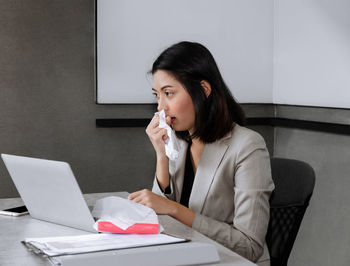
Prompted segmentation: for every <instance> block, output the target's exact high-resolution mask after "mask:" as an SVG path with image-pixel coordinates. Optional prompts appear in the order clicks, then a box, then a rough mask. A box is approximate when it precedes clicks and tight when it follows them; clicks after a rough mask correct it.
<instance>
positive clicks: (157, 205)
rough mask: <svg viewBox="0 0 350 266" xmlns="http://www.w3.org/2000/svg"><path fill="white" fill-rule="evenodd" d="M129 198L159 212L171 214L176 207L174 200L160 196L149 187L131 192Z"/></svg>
mask: <svg viewBox="0 0 350 266" xmlns="http://www.w3.org/2000/svg"><path fill="white" fill-rule="evenodd" d="M128 198H129V200H132V201H134V202H136V203H140V204H142V205H145V206H147V207H150V208H152V209H153V210H154V211H155V212H156V213H157V214H168V215H171V212H172V209H173V208H174V206H173V205H174V204H173V203H174V202H173V201H171V200H169V199H167V198H164V197H162V196H159V195H157V194H155V193H153V192H152V191H150V190H148V189H143V190H139V191H136V192H134V193H131V194H130V195H129V197H128Z"/></svg>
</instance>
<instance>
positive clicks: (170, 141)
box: [155, 110, 179, 160]
mask: <svg viewBox="0 0 350 266" xmlns="http://www.w3.org/2000/svg"><path fill="white" fill-rule="evenodd" d="M155 114H156V115H158V116H159V128H165V129H166V130H167V133H168V138H167V139H166V140H165V154H166V156H168V158H169V159H171V160H174V159H177V158H178V157H179V143H178V141H177V139H176V137H175V133H174V130H172V129H171V127H170V126H169V125H168V124H167V123H166V120H165V112H164V110H161V111H160V112H157V113H155Z"/></svg>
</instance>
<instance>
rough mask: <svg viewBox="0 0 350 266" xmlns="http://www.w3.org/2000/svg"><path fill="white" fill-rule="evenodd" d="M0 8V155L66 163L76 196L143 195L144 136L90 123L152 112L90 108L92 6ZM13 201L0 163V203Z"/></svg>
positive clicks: (40, 2) (39, 0) (146, 179)
mask: <svg viewBox="0 0 350 266" xmlns="http://www.w3.org/2000/svg"><path fill="white" fill-rule="evenodd" d="M0 6H1V8H0V25H1V27H0V48H1V55H0V152H1V153H11V154H19V155H27V156H34V157H39V158H48V159H55V160H63V161H68V162H69V163H71V166H72V168H73V171H74V172H75V174H76V176H77V177H78V182H79V184H80V186H81V188H82V190H83V192H102V191H120V190H129V191H131V190H136V189H139V188H143V187H147V186H148V187H149V186H150V182H151V180H152V178H153V171H154V163H150V162H153V159H154V158H153V151H152V147H151V145H150V143H149V141H148V140H147V139H146V135H145V133H144V129H143V128H119V129H105V128H96V127H95V119H96V118H101V117H102V118H105V117H107V118H108V117H144V116H151V114H152V113H153V107H152V106H148V105H138V106H108V105H105V106H101V105H96V104H95V103H94V49H95V48H94V27H95V24H94V1H92V0H90V1H85V0H81V1H79V0H73V1H72V0H65V1H58V0H57V1H46V0H35V1H34V0H32V1H29V0H22V1H5V0H4V1H0ZM145 154H146V156H145ZM17 195H18V194H17V192H16V190H15V187H14V186H13V184H12V181H11V180H10V177H9V176H8V174H7V172H6V170H5V168H4V165H3V163H2V162H0V197H13V196H17Z"/></svg>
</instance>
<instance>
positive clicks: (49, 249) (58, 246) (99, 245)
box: [22, 234, 187, 257]
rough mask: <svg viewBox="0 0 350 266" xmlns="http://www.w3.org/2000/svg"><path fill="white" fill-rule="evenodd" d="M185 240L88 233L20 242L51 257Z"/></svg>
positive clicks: (158, 236)
mask: <svg viewBox="0 0 350 266" xmlns="http://www.w3.org/2000/svg"><path fill="white" fill-rule="evenodd" d="M185 241H187V240H186V239H182V238H177V237H173V236H169V235H165V234H154V235H136V234H128V235H126V234H89V235H79V236H65V237H46V238H26V239H25V240H24V241H22V243H23V244H25V245H26V246H27V247H28V248H29V249H30V250H32V251H33V252H35V253H37V254H43V255H46V256H49V257H51V256H60V255H70V254H78V253H87V252H94V251H102V250H113V249H124V248H133V247H142V246H152V245H160V244H171V243H179V242H185Z"/></svg>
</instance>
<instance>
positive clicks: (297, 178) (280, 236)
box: [266, 158, 315, 266]
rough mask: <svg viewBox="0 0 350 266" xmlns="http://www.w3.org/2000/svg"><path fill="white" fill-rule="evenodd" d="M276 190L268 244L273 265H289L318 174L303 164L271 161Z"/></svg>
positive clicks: (288, 160) (267, 236) (281, 159)
mask: <svg viewBox="0 0 350 266" xmlns="http://www.w3.org/2000/svg"><path fill="white" fill-rule="evenodd" d="M271 171H272V179H273V181H274V183H275V190H274V192H273V193H272V195H271V198H270V221H269V226H268V230H267V234H266V242H267V245H268V248H269V252H270V257H271V266H286V265H287V261H288V258H289V255H290V252H291V250H292V247H293V244H294V241H295V238H296V236H297V233H298V230H299V227H300V224H301V221H302V219H303V216H304V213H305V210H306V208H307V206H308V205H309V201H310V198H311V195H312V192H313V190H314V186H315V172H314V170H313V169H312V167H311V166H310V165H309V164H307V163H305V162H302V161H298V160H291V159H283V158H271Z"/></svg>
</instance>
